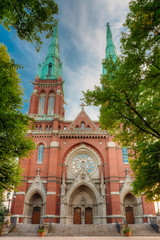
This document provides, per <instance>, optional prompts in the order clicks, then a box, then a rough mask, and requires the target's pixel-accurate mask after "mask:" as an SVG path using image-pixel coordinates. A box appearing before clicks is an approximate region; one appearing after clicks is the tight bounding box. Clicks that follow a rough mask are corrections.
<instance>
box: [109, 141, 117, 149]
mask: <svg viewBox="0 0 160 240" xmlns="http://www.w3.org/2000/svg"><path fill="white" fill-rule="evenodd" d="M107 145H108V147H113V148H115V147H116V144H115V142H108V144H107Z"/></svg>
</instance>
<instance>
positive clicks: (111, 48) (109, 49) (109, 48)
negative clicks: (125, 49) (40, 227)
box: [102, 23, 117, 75]
mask: <svg viewBox="0 0 160 240" xmlns="http://www.w3.org/2000/svg"><path fill="white" fill-rule="evenodd" d="M106 27H107V31H106V55H105V59H108V58H109V57H110V56H111V57H112V59H113V61H116V58H117V52H116V48H115V45H114V43H113V38H112V33H111V29H110V25H109V23H107V25H106ZM102 67H103V69H102V72H103V75H104V74H106V69H105V67H104V64H103V65H102Z"/></svg>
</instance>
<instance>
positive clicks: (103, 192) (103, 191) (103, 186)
mask: <svg viewBox="0 0 160 240" xmlns="http://www.w3.org/2000/svg"><path fill="white" fill-rule="evenodd" d="M100 188H101V195H102V196H103V197H105V195H106V192H105V189H106V186H105V184H104V178H103V172H102V176H101V184H100Z"/></svg>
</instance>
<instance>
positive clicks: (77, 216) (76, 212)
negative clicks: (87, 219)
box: [74, 207, 81, 224]
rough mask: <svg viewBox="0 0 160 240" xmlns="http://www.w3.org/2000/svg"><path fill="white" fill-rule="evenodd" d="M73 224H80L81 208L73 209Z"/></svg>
mask: <svg viewBox="0 0 160 240" xmlns="http://www.w3.org/2000/svg"><path fill="white" fill-rule="evenodd" d="M74 224H81V208H79V207H77V208H74Z"/></svg>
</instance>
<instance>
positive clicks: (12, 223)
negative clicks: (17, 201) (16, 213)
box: [8, 217, 17, 233]
mask: <svg viewBox="0 0 160 240" xmlns="http://www.w3.org/2000/svg"><path fill="white" fill-rule="evenodd" d="M16 224H17V218H16V217H11V224H10V225H9V229H8V233H10V232H11V231H12V230H13V228H15V226H16Z"/></svg>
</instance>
